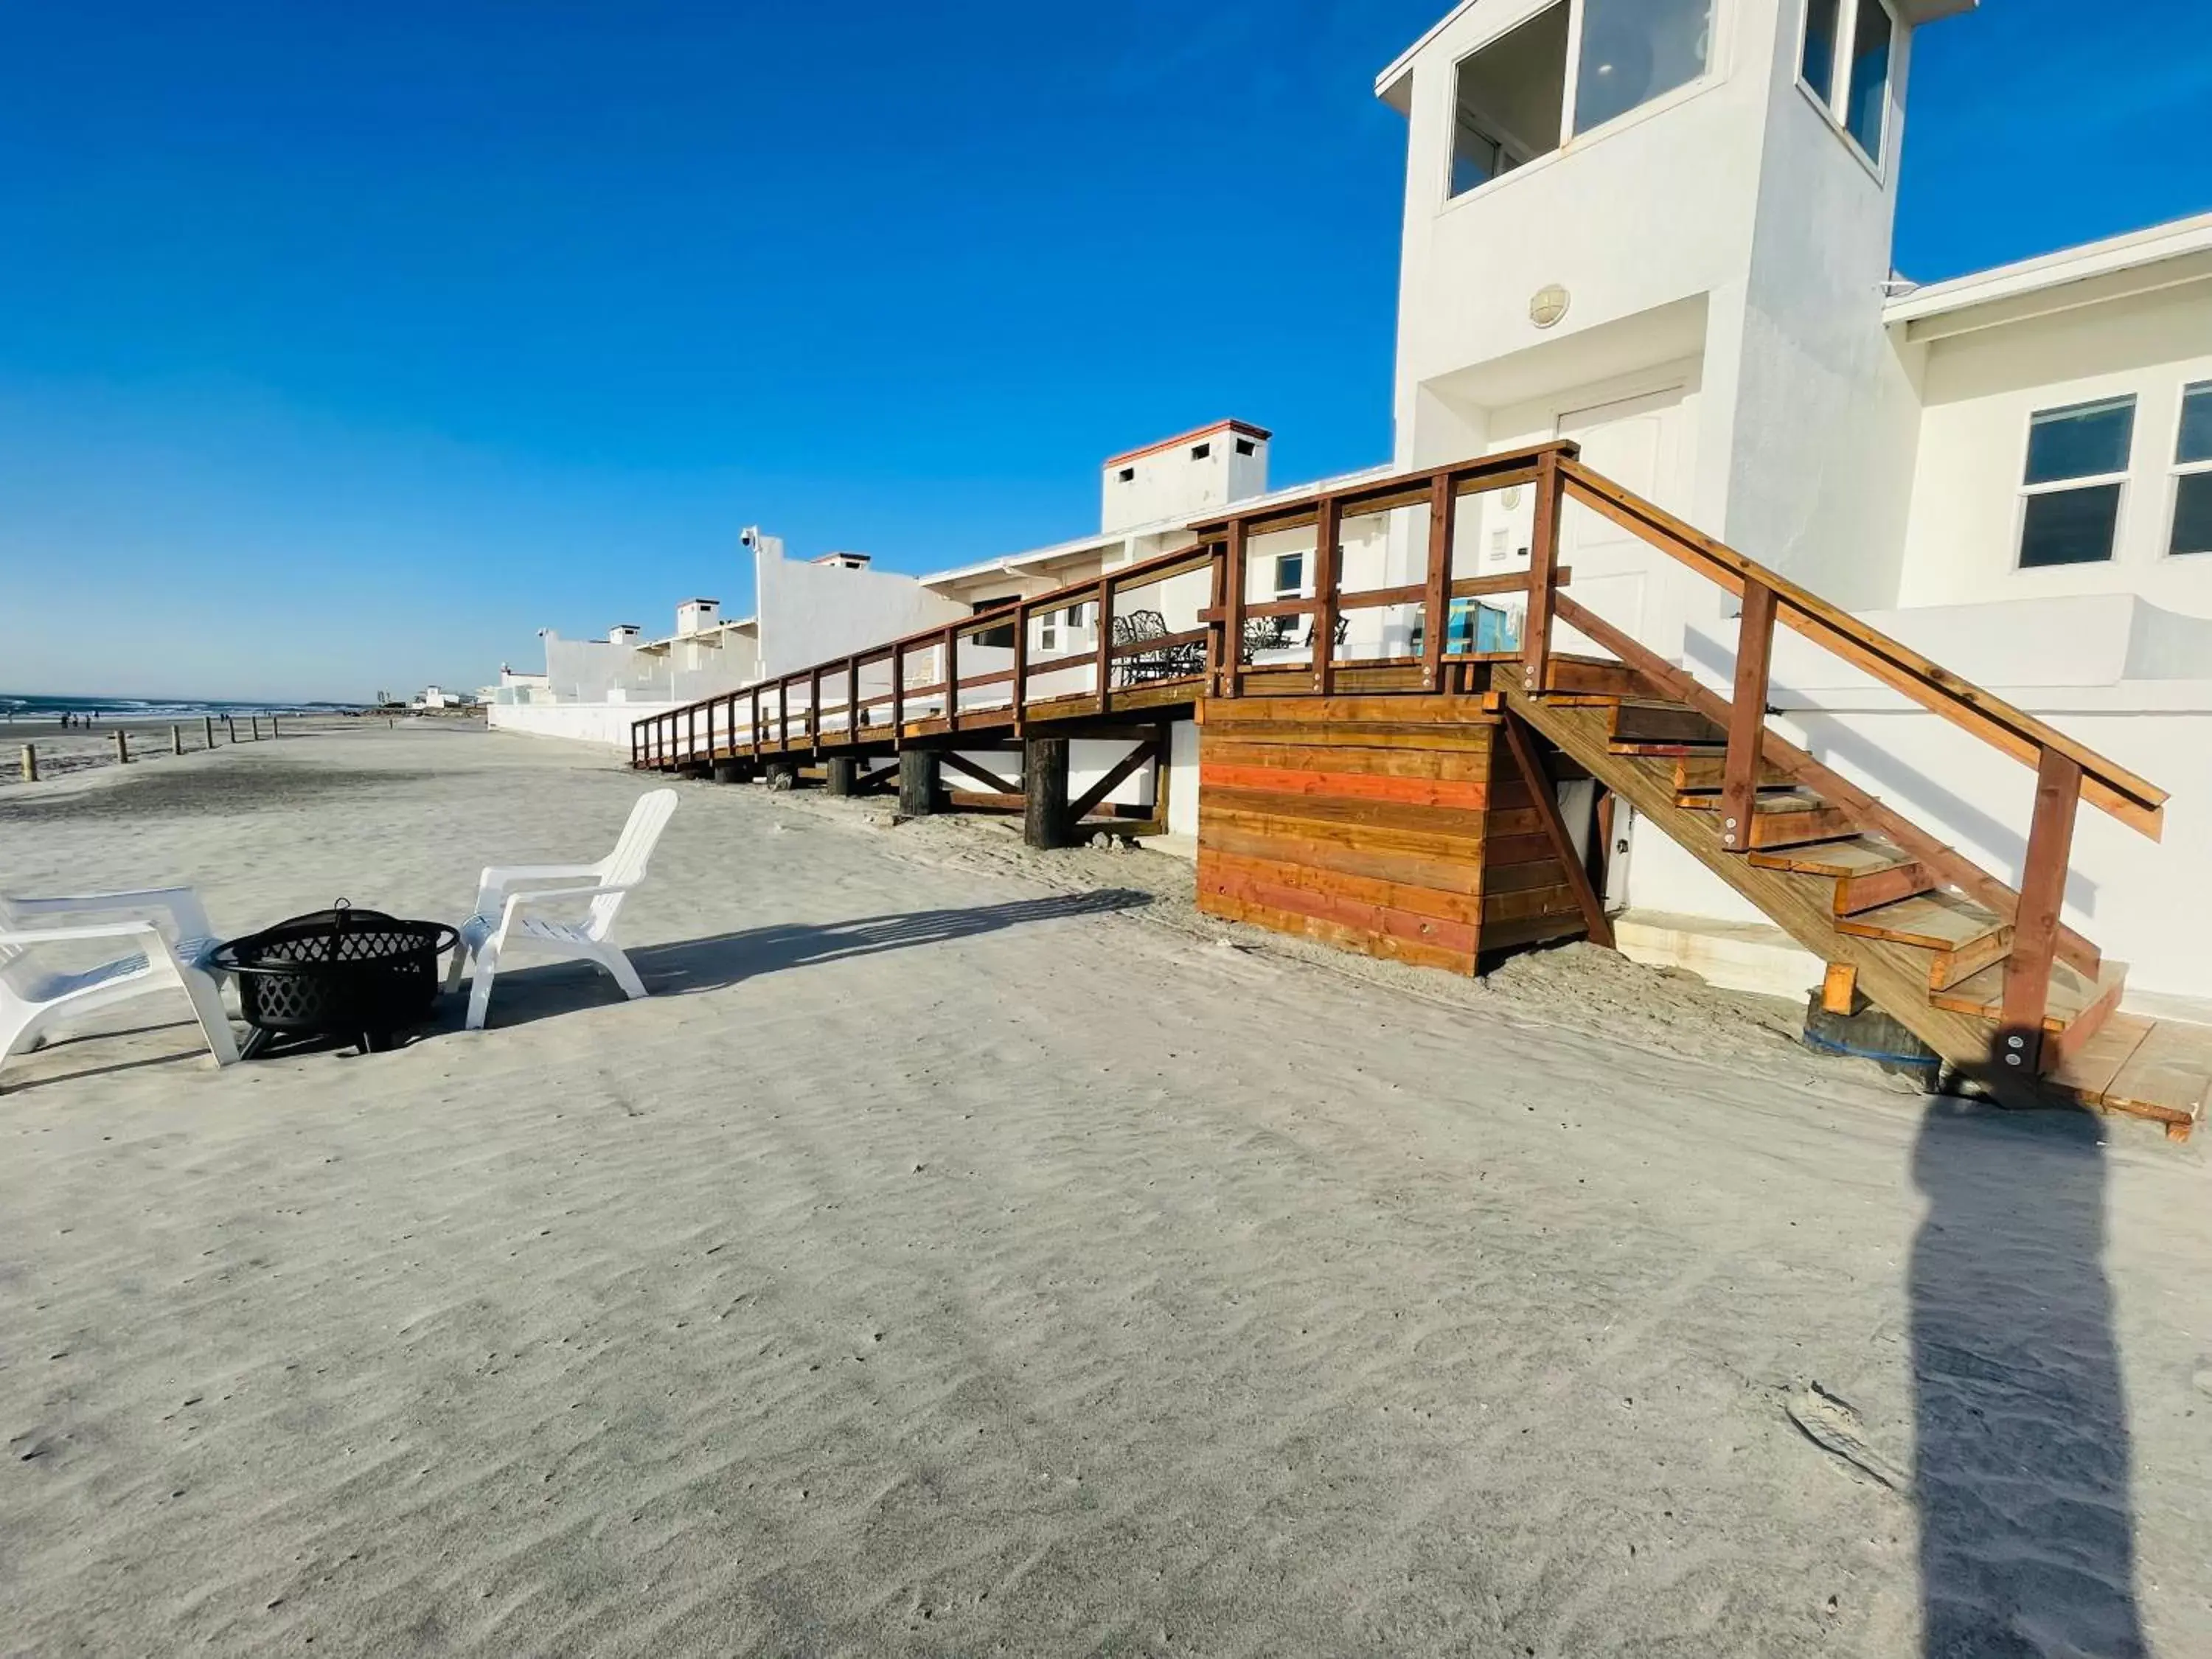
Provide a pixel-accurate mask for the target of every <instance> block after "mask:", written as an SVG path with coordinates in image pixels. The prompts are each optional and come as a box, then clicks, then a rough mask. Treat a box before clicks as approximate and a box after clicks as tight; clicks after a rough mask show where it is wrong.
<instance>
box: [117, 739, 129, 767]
mask: <svg viewBox="0 0 2212 1659" xmlns="http://www.w3.org/2000/svg"><path fill="white" fill-rule="evenodd" d="M115 758H116V760H117V762H118V763H127V762H128V761H129V760H130V758H131V736H130V733H128V732H117V733H116V734H115Z"/></svg>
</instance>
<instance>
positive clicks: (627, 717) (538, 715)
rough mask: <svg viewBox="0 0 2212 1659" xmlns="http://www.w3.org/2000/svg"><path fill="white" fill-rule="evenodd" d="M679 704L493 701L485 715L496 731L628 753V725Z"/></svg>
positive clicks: (625, 754)
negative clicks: (602, 746)
mask: <svg viewBox="0 0 2212 1659" xmlns="http://www.w3.org/2000/svg"><path fill="white" fill-rule="evenodd" d="M678 707H680V705H678V704H676V703H672V702H564V703H517V704H508V703H495V704H493V705H492V706H491V707H490V708H488V709H487V710H486V711H485V719H486V720H487V722H488V723H489V726H491V729H492V730H493V731H495V732H520V733H521V734H522V735H523V736H525V737H532V738H567V739H568V740H569V741H570V742H572V743H592V744H602V745H604V746H605V747H606V748H609V749H613V750H618V751H619V752H620V753H621V754H623V755H624V756H627V755H628V754H629V734H630V726H631V725H632V724H633V723H634V722H635V721H638V720H646V719H649V718H650V717H651V716H653V715H654V714H666V713H667V712H668V711H669V710H670V709H671V708H678Z"/></svg>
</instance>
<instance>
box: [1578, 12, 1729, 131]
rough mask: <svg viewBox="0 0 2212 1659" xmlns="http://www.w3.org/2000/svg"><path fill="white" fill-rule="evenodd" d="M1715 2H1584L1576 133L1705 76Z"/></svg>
mask: <svg viewBox="0 0 2212 1659" xmlns="http://www.w3.org/2000/svg"><path fill="white" fill-rule="evenodd" d="M1712 22H1713V0H1583V55H1582V64H1581V68H1580V71H1579V79H1577V82H1576V83H1575V131H1577V132H1588V131H1589V130H1590V129H1591V128H1592V127H1595V126H1602V125H1605V123H1607V121H1610V120H1611V119H1613V117H1614V116H1616V115H1626V113H1627V112H1629V111H1630V110H1632V109H1634V108H1636V107H1637V106H1638V105H1639V104H1648V103H1650V101H1651V100H1653V99H1654V98H1656V97H1658V96H1659V95H1660V94H1662V93H1668V92H1672V91H1674V88H1677V87H1680V86H1686V85H1687V84H1688V83H1689V82H1692V81H1694V80H1696V79H1697V78H1698V77H1699V76H1700V75H1703V74H1704V73H1705V54H1706V52H1707V51H1708V50H1709V49H1710V47H1711V37H1712Z"/></svg>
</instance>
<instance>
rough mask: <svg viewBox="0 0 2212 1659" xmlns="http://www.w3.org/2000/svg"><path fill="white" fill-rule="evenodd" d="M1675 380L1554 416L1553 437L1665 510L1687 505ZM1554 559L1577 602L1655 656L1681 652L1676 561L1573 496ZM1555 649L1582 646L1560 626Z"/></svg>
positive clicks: (1684, 431)
mask: <svg viewBox="0 0 2212 1659" xmlns="http://www.w3.org/2000/svg"><path fill="white" fill-rule="evenodd" d="M1688 415H1689V411H1688V409H1687V408H1686V401H1685V391H1684V388H1683V387H1681V386H1674V387H1670V388H1669V389H1668V390H1667V391H1664V392H1652V393H1650V394H1649V395H1647V396H1644V397H1641V398H1627V399H1626V400H1624V401H1622V402H1620V403H1611V404H1598V405H1596V406H1595V407H1594V408H1589V409H1578V410H1572V411H1571V412H1569V413H1567V414H1564V415H1562V416H1559V436H1560V437H1562V438H1569V439H1572V440H1573V441H1575V442H1577V443H1578V444H1580V445H1581V446H1582V452H1583V453H1582V459H1583V465H1585V466H1587V467H1589V468H1590V469H1591V470H1592V471H1595V472H1601V473H1602V474H1604V475H1605V477H1607V478H1610V479H1611V480H1612V481H1613V483H1617V484H1620V485H1621V486H1622V487H1623V488H1624V489H1629V490H1632V491H1633V492H1634V493H1635V494H1637V495H1641V496H1644V498H1645V499H1646V500H1648V501H1654V502H1656V503H1657V504H1658V505H1659V506H1661V507H1665V508H1666V509H1667V510H1668V512H1670V513H1683V512H1684V510H1685V508H1686V507H1687V505H1688V496H1689V489H1690V479H1691V465H1690V453H1689V452H1690V447H1691V438H1690V421H1689V418H1688ZM1559 562H1560V563H1561V564H1563V565H1567V566H1569V567H1571V568H1572V569H1573V571H1574V582H1573V585H1572V586H1571V587H1570V589H1569V590H1568V592H1569V593H1570V594H1571V597H1572V598H1573V599H1574V600H1575V601H1576V603H1577V604H1579V605H1583V606H1584V607H1585V608H1587V609H1589V610H1591V611H1595V612H1597V614H1598V615H1599V616H1601V617H1604V618H1605V619H1606V621H1607V622H1609V623H1612V624H1613V626H1614V627H1616V628H1619V629H1624V630H1626V632H1628V633H1630V634H1632V635H1635V636H1636V637H1637V638H1638V640H1640V641H1643V642H1644V644H1646V645H1649V646H1650V647H1651V648H1652V649H1654V650H1655V651H1657V652H1658V653H1660V655H1662V656H1663V657H1668V658H1677V657H1679V656H1680V654H1681V631H1682V630H1681V623H1682V617H1681V589H1680V584H1679V582H1677V581H1676V580H1674V578H1675V576H1676V574H1678V573H1679V571H1680V567H1679V566H1677V565H1676V564H1675V563H1674V561H1673V560H1672V559H1670V558H1668V556H1667V555H1665V554H1664V553H1662V552H1660V551H1659V550H1657V549H1656V548H1654V547H1652V546H1651V545H1650V544H1648V543H1646V542H1644V540H1643V539H1642V538H1639V537H1638V536H1636V535H1634V534H1632V532H1628V531H1626V530H1623V529H1622V528H1621V527H1620V526H1619V525H1616V524H1615V523H1613V520H1610V519H1607V518H1603V517H1601V516H1600V515H1599V514H1597V513H1593V512H1591V511H1590V510H1589V508H1588V507H1583V505H1582V504H1581V503H1580V502H1577V501H1569V502H1568V504H1567V509H1566V512H1565V515H1564V516H1563V517H1562V519H1561V520H1560V526H1559ZM1559 648H1561V649H1563V650H1569V651H1589V650H1591V649H1593V647H1591V646H1590V645H1589V642H1588V641H1584V640H1583V639H1582V638H1581V637H1580V636H1579V635H1571V634H1570V633H1568V632H1565V631H1564V630H1563V632H1562V634H1561V635H1560V638H1559Z"/></svg>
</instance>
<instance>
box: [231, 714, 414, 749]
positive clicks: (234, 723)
mask: <svg viewBox="0 0 2212 1659" xmlns="http://www.w3.org/2000/svg"><path fill="white" fill-rule="evenodd" d="M389 724H390V722H389V721H386V725H387V726H388V725H389ZM222 729H223V732H224V733H225V734H226V735H227V736H228V738H230V740H231V741H232V742H233V743H236V742H237V741H238V721H237V720H236V718H235V717H234V716H233V715H229V714H225V715H224V716H223V717H222Z"/></svg>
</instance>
